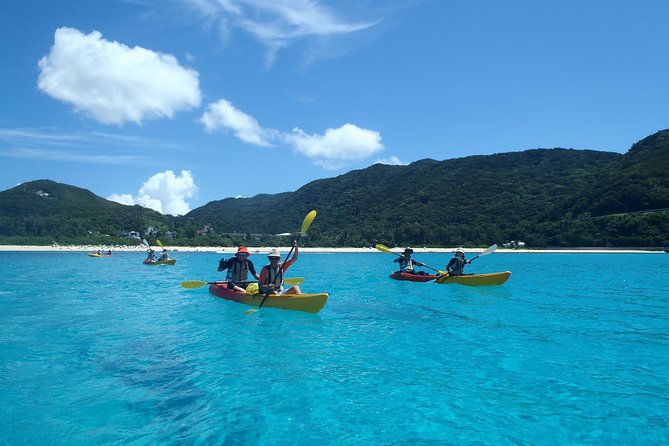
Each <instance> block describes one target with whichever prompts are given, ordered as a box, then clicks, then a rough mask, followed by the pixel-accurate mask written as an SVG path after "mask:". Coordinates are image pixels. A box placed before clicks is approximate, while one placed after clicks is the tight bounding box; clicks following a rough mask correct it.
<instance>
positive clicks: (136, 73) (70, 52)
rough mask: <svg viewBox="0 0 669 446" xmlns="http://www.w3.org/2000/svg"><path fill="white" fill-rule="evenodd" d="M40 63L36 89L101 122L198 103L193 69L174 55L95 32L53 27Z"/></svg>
mask: <svg viewBox="0 0 669 446" xmlns="http://www.w3.org/2000/svg"><path fill="white" fill-rule="evenodd" d="M39 67H40V70H41V73H40V76H39V80H38V87H39V89H40V90H42V91H44V92H45V93H46V94H48V95H49V96H51V97H53V98H55V99H59V100H61V101H64V102H67V103H70V104H72V105H73V106H74V108H75V109H76V110H77V111H80V112H83V113H85V114H86V115H88V116H90V117H92V118H93V119H95V120H96V121H98V122H100V123H103V124H119V125H120V124H123V123H125V122H135V123H137V124H139V123H141V122H142V121H143V120H144V119H150V118H165V117H167V118H171V117H172V116H173V115H174V114H175V113H176V112H178V111H180V110H185V109H190V108H194V107H198V106H199V105H200V102H201V93H200V87H199V80H198V74H197V72H195V71H193V70H190V69H187V68H184V67H182V66H180V65H179V63H178V61H177V60H176V58H175V57H174V56H172V55H169V54H161V53H156V52H154V51H150V50H147V49H144V48H140V47H134V48H129V47H127V46H126V45H123V44H121V43H118V42H111V41H108V40H105V39H103V38H102V35H101V34H100V33H99V32H97V31H93V32H92V33H90V34H87V35H86V34H83V33H81V32H80V31H78V30H76V29H72V28H59V29H57V30H56V33H55V36H54V45H53V47H52V48H51V52H50V53H49V55H47V56H45V57H43V58H42V59H41V60H40V61H39Z"/></svg>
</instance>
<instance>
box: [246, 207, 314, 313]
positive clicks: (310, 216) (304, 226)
mask: <svg viewBox="0 0 669 446" xmlns="http://www.w3.org/2000/svg"><path fill="white" fill-rule="evenodd" d="M314 218H316V211H315V210H314V211H311V212H309V213H308V214H307V216H306V217H304V220H303V221H302V228H301V229H300V233H299V234H298V235H297V238H295V242H293V246H291V247H290V251H288V255H287V256H286V259H285V260H284V261H283V263H282V264H281V268H280V269H279V271H280V274H282V275H283V265H285V264H286V262H287V261H288V259H289V258H290V255H291V254H292V253H293V249H295V246H296V245H297V242H299V241H300V237H302V236H303V235H304V234H306V233H307V229H309V226H311V222H313V221H314ZM284 283H288V282H286V281H285V280H284ZM269 295H270V293H266V294H265V297H263V298H262V301H260V305H258V308H252V309H250V310H246V311H245V312H244V313H245V314H253V313H255V312H256V311H258V310H260V309H261V308H262V306H263V305H264V304H265V301H266V300H267V297H268V296H269Z"/></svg>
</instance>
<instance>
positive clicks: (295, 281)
mask: <svg viewBox="0 0 669 446" xmlns="http://www.w3.org/2000/svg"><path fill="white" fill-rule="evenodd" d="M283 283H285V284H286V285H302V284H303V283H304V277H290V278H287V279H283Z"/></svg>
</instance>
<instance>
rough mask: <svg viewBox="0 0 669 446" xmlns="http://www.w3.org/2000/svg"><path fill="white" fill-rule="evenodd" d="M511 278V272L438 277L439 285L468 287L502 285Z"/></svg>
mask: <svg viewBox="0 0 669 446" xmlns="http://www.w3.org/2000/svg"><path fill="white" fill-rule="evenodd" d="M509 277H511V271H503V272H499V273H488V274H462V275H459V276H449V275H448V274H444V275H442V276H439V277H437V283H440V284H442V285H446V284H449V283H457V284H460V285H467V286H491V285H501V284H503V283H504V282H506V281H507V280H509Z"/></svg>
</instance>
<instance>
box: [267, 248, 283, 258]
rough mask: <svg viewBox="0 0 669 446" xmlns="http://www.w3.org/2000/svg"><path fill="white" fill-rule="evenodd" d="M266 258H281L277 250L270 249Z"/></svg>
mask: <svg viewBox="0 0 669 446" xmlns="http://www.w3.org/2000/svg"><path fill="white" fill-rule="evenodd" d="M267 257H268V258H270V259H271V258H272V257H278V258H279V259H280V258H281V253H280V252H279V250H278V249H276V248H272V249H270V251H269V254H267Z"/></svg>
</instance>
